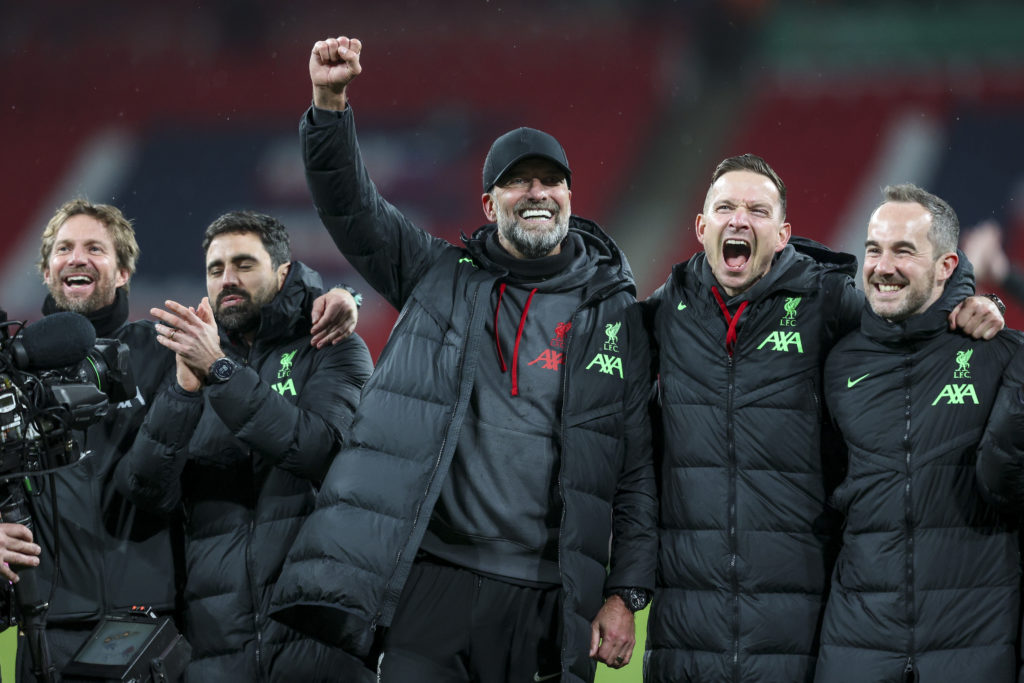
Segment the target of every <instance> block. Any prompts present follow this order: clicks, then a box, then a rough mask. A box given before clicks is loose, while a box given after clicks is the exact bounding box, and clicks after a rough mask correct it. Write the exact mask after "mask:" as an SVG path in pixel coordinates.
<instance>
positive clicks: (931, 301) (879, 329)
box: [816, 185, 1022, 683]
mask: <svg viewBox="0 0 1024 683" xmlns="http://www.w3.org/2000/svg"><path fill="white" fill-rule="evenodd" d="M883 194H884V197H885V201H884V202H883V203H882V205H881V206H879V207H878V208H877V209H876V210H875V212H874V213H873V214H872V216H871V220H870V222H869V223H868V233H867V241H866V249H865V255H864V289H865V291H866V292H867V305H866V306H865V307H864V309H863V313H862V316H861V325H860V330H859V331H858V332H855V333H853V334H850V335H849V336H847V337H846V338H845V339H843V340H842V341H841V342H839V344H837V345H836V347H835V349H833V351H832V353H831V354H830V355H829V357H828V362H827V364H826V366H825V393H826V396H827V398H828V405H829V407H830V408H831V409H832V413H833V415H834V416H835V419H836V423H837V424H838V426H839V429H840V430H841V431H842V434H843V438H844V440H845V442H846V445H847V448H848V451H849V468H848V474H847V476H846V478H845V479H844V480H843V482H842V484H841V485H840V486H839V488H838V489H837V490H836V492H835V496H834V500H835V504H836V507H837V508H838V509H839V510H840V512H842V513H843V514H844V515H845V517H846V523H845V525H844V528H843V543H842V550H841V551H840V554H839V561H838V564H837V567H836V571H835V574H834V576H833V577H832V590H831V594H830V596H829V599H828V607H827V609H826V611H825V619H824V625H823V627H822V634H821V656H820V659H819V661H818V670H817V677H816V680H817V681H821V682H822V683H854V682H856V683H878V682H879V681H894V682H895V681H935V682H937V683H944V682H948V683H953V682H959V681H992V682H993V683H998V682H1000V681H1003V682H1005V683H1011V682H1012V681H1016V680H1017V654H1016V653H1017V631H1018V627H1019V623H1020V618H1019V614H1020V612H1019V605H1020V588H1019V586H1020V559H1019V557H1020V556H1019V548H1018V537H1017V528H1016V526H1015V524H1012V523H1011V520H1010V519H1009V518H1006V519H1004V518H1001V517H1000V516H999V515H998V514H997V513H996V510H995V508H993V507H990V506H989V505H988V504H987V503H986V502H985V501H984V500H983V499H982V498H981V495H980V492H979V487H978V485H977V482H976V481H975V463H976V459H977V455H976V449H977V447H978V443H979V441H980V440H981V437H982V429H983V427H984V426H985V423H986V420H987V419H988V415H989V413H990V411H991V410H992V407H993V402H994V399H995V396H996V391H997V389H998V387H999V385H1000V381H1001V379H1002V377H1003V374H1004V371H1005V369H1006V367H1007V365H1008V364H1009V361H1010V359H1011V357H1012V356H1013V354H1014V353H1016V352H1017V351H1018V349H1020V347H1021V342H1022V337H1021V335H1020V333H1018V332H1016V331H1012V330H1004V331H1002V332H1000V333H998V334H997V335H996V336H995V337H994V338H993V339H992V340H991V341H984V340H975V339H971V338H968V337H965V336H963V335H960V334H957V333H955V332H951V331H950V330H949V329H948V323H947V317H948V315H949V311H950V310H952V309H953V307H954V305H955V304H956V303H957V302H958V301H960V300H961V299H962V298H963V297H964V296H966V295H968V294H970V293H971V292H972V291H973V288H974V287H973V278H971V277H969V276H968V273H966V272H965V269H966V267H967V263H966V260H961V258H960V256H958V254H957V251H956V244H957V236H958V232H959V223H958V221H957V217H956V214H955V213H954V212H953V209H952V208H951V207H950V206H949V205H948V204H947V203H946V202H944V201H943V200H942V199H940V198H938V197H936V196H935V195H932V194H930V193H928V192H925V191H924V190H922V189H920V188H918V187H916V186H914V185H896V186H890V187H886V188H885V190H884V192H883Z"/></svg>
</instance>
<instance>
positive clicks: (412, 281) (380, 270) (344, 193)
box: [299, 107, 451, 309]
mask: <svg viewBox="0 0 1024 683" xmlns="http://www.w3.org/2000/svg"><path fill="white" fill-rule="evenodd" d="M299 137H300V138H301V143H302V155H303V159H304V160H305V165H306V182H307V183H308V184H309V190H310V192H311V193H312V195H313V202H314V203H315V204H316V208H317V211H318V212H319V214H320V220H321V221H322V222H323V224H324V227H326V228H327V232H329V233H330V235H331V238H332V239H333V240H334V243H335V244H337V245H338V249H340V250H341V253H342V254H344V256H345V258H346V259H348V261H349V263H351V264H352V266H353V267H354V268H355V269H356V270H357V271H359V273H360V274H361V275H362V276H363V277H364V278H365V279H366V281H367V282H368V283H369V284H370V286H371V287H373V288H374V289H376V290H377V291H378V292H380V294H381V295H382V296H383V297H384V298H385V299H387V300H388V301H389V302H390V303H391V305H393V306H394V307H395V308H397V309H401V308H402V306H403V305H404V304H405V301H406V299H408V297H409V294H410V292H412V290H413V288H414V287H415V286H416V283H417V282H419V279H420V277H422V275H423V273H424V272H426V270H427V268H429V267H430V266H431V265H432V264H433V263H434V261H436V259H437V257H438V256H439V255H440V253H441V252H442V251H444V250H445V249H448V248H451V245H450V244H449V243H448V242H446V241H445V240H442V239H439V238H437V237H434V236H433V235H430V234H429V233H426V232H424V231H423V230H421V229H419V228H418V227H416V226H415V225H413V223H412V222H411V221H409V220H408V219H407V218H406V217H405V216H403V215H402V214H401V212H399V211H398V209H396V208H395V207H394V206H392V205H391V204H389V203H388V202H387V201H385V200H384V198H383V197H381V196H380V194H379V193H378V192H377V188H376V186H374V184H373V181H371V180H370V176H369V174H368V173H367V171H366V167H365V166H364V165H363V159H362V155H361V153H360V151H359V143H358V141H357V140H356V130H355V121H354V118H353V114H352V107H349V108H347V109H346V110H345V111H342V112H329V111H324V110H319V109H315V108H310V109H309V110H308V111H307V112H306V113H305V114H304V115H303V117H302V121H301V123H300V125H299Z"/></svg>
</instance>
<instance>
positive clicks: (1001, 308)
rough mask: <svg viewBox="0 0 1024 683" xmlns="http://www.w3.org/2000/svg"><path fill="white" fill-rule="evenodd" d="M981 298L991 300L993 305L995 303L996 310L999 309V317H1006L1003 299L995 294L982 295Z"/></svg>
mask: <svg viewBox="0 0 1024 683" xmlns="http://www.w3.org/2000/svg"><path fill="white" fill-rule="evenodd" d="M979 296H983V297H985V298H986V299H990V300H991V301H992V303H994V304H995V305H996V308H998V309H999V315H1001V316H1003V317H1004V318H1005V317H1006V304H1004V303H1003V300H1002V299H1000V298H999V297H998V296H996V295H995V294H991V293H990V294H980V295H979Z"/></svg>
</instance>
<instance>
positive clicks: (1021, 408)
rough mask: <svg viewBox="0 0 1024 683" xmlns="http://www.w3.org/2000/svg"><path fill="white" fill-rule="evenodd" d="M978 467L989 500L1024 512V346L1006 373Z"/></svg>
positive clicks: (1007, 508)
mask: <svg viewBox="0 0 1024 683" xmlns="http://www.w3.org/2000/svg"><path fill="white" fill-rule="evenodd" d="M976 467H977V475H978V486H979V487H980V489H981V493H982V495H983V496H984V497H985V499H986V500H988V501H989V502H990V503H991V504H993V505H995V506H996V507H998V508H999V509H1000V510H1002V511H1004V512H1008V513H1011V514H1015V515H1021V514H1024V346H1022V347H1019V348H1018V349H1017V352H1016V354H1014V357H1013V359H1012V360H1011V361H1010V364H1009V365H1008V366H1007V368H1006V371H1005V372H1004V373H1003V382H1002V385H1001V386H1000V388H999V393H998V394H997V395H996V401H995V404H994V405H993V407H992V413H991V414H990V415H989V420H988V424H987V425H986V427H985V433H984V435H983V436H982V439H981V444H980V445H979V446H978V460H977V465H976Z"/></svg>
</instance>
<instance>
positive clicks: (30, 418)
mask: <svg viewBox="0 0 1024 683" xmlns="http://www.w3.org/2000/svg"><path fill="white" fill-rule="evenodd" d="M135 395H136V387H135V382H134V380H133V378H132V373H131V366H130V364H129V349H128V346H127V345H126V344H124V343H122V342H121V341H120V340H117V339H97V338H96V333H95V330H94V329H93V326H92V324H91V323H90V322H89V320H88V319H86V318H85V317H84V316H81V315H79V314H77V313H70V312H61V313H55V314H52V315H49V316H47V317H45V318H43V319H42V320H40V321H38V322H36V323H33V324H32V325H27V326H26V325H24V323H22V322H20V321H7V314H6V312H4V311H2V310H0V518H2V520H3V521H4V522H14V523H18V524H23V525H25V526H27V527H29V528H31V527H32V517H31V514H30V512H29V507H28V499H27V496H26V486H27V482H28V481H29V480H28V479H27V477H29V476H33V475H42V474H49V473H52V472H54V471H56V470H58V469H60V468H62V467H65V466H67V465H71V464H73V463H75V462H76V461H78V460H79V459H80V458H81V457H82V451H81V444H80V443H79V440H78V438H77V437H76V435H75V432H76V431H79V432H81V431H84V430H86V429H88V428H89V427H90V426H91V425H93V424H95V423H97V422H99V421H100V420H101V419H103V418H104V417H105V416H106V415H107V413H108V412H109V411H110V409H111V405H112V404H113V405H115V406H116V404H117V403H119V402H121V401H127V400H130V399H132V398H134V397H135ZM54 541H55V544H56V545H57V546H58V548H59V542H58V541H57V539H54ZM58 552H59V550H58ZM16 569H17V573H18V579H19V580H18V582H17V583H16V584H14V603H15V607H8V608H7V609H5V610H3V611H2V613H0V628H4V627H7V626H10V625H12V623H14V622H18V623H19V624H20V625H21V628H22V630H23V631H24V633H25V637H26V641H27V645H28V649H29V652H30V654H31V656H32V661H33V672H34V673H35V676H36V678H37V679H38V680H39V681H57V680H59V679H58V676H57V672H56V668H55V666H54V665H53V663H52V662H51V660H50V655H49V649H48V647H47V644H46V612H47V609H48V608H49V602H50V597H51V596H43V595H41V593H40V590H39V585H38V582H37V578H36V575H35V570H34V568H32V567H23V566H19V567H17V568H16ZM51 590H52V589H51ZM8 600H9V591H8ZM123 622H133V623H135V626H133V629H135V630H137V631H139V632H140V633H143V634H146V637H145V638H143V637H142V636H139V639H138V641H139V642H137V643H136V642H135V641H132V647H131V648H130V651H124V652H122V651H121V650H119V651H118V653H119V656H122V659H123V660H124V661H120V660H119V661H117V662H114V661H112V660H110V661H108V660H109V655H108V659H104V660H103V661H102V662H99V663H97V662H96V661H93V659H95V653H93V654H92V655H90V656H92V657H93V659H89V656H85V655H82V653H79V656H76V658H75V660H73V662H72V665H71V666H70V667H69V668H71V669H74V668H75V667H78V668H77V670H74V671H68V670H65V672H64V673H65V674H66V675H67V674H72V675H74V677H75V678H74V679H75V680H83V679H84V680H135V681H149V680H174V679H176V678H177V675H176V674H178V673H180V671H182V670H183V669H184V665H185V663H187V661H188V652H189V648H188V644H187V642H184V639H183V638H181V636H180V635H178V634H177V631H176V630H175V628H174V625H173V623H171V622H170V620H169V619H168V618H167V617H164V618H162V619H160V620H157V618H156V616H155V615H153V614H151V613H148V614H146V615H136V614H130V615H105V616H104V618H103V620H102V621H101V623H100V625H99V626H98V627H97V629H96V632H94V636H93V637H92V638H93V639H95V638H96V637H100V638H102V637H107V639H108V640H109V634H107V633H106V631H105V630H104V629H106V630H109V629H110V628H112V625H113V627H115V628H119V627H120V626H121V625H123ZM140 629H141V630H140ZM151 631H152V637H150V635H149V634H150V632H151ZM132 632H135V631H132ZM96 633H99V634H100V635H99V636H97V635H96ZM90 642H91V641H90ZM137 646H139V647H137ZM93 647H94V649H95V647H96V646H95V645H94V646H93ZM123 649H124V648H122V650H123ZM98 651H99V650H97V652H98ZM125 652H128V654H131V656H128V655H127V654H125ZM79 660H81V661H79ZM82 662H84V663H82ZM101 664H102V665H101ZM126 676H127V677H126Z"/></svg>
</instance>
